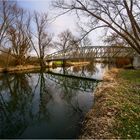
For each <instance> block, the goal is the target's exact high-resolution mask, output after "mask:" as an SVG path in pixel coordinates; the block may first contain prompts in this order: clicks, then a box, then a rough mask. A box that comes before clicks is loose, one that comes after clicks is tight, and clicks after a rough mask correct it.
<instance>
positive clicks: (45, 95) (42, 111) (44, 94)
mask: <svg viewBox="0 0 140 140" xmlns="http://www.w3.org/2000/svg"><path fill="white" fill-rule="evenodd" d="M39 83H40V86H39V93H40V102H39V103H40V104H39V119H43V118H45V119H46V116H47V119H49V118H48V117H49V112H47V108H46V107H47V105H46V103H48V102H49V101H50V99H51V98H52V96H51V94H50V93H49V92H48V89H47V84H46V79H45V75H44V73H42V72H41V73H40V74H39Z"/></svg>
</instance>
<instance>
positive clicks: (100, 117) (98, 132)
mask: <svg viewBox="0 0 140 140" xmlns="http://www.w3.org/2000/svg"><path fill="white" fill-rule="evenodd" d="M121 71H122V70H118V69H112V70H111V71H109V72H108V73H107V74H106V75H105V76H104V82H103V83H101V85H99V86H98V88H97V90H96V92H95V104H94V106H93V109H91V111H90V112H89V113H88V114H87V115H86V118H85V121H84V122H83V128H82V132H81V135H80V138H82V139H91V138H92V139H104V138H105V139H110V138H111V139H114V138H138V137H139V131H137V129H133V126H136V127H139V126H137V125H136V124H137V123H138V116H139V115H140V114H139V113H137V112H135V113H134V109H135V110H136V111H137V110H138V106H139V99H140V98H139V97H140V96H139V94H140V87H139V88H138V89H137V90H136V88H135V87H134V86H133V87H132V88H131V87H130V85H132V84H130V81H126V80H125V79H122V78H120V73H121ZM132 77H133V76H132ZM134 85H135V84H134ZM135 86H136V85H135ZM129 87H130V88H129ZM133 90H134V91H133ZM135 90H136V91H135ZM135 92H136V93H135ZM134 94H135V96H134ZM126 106H127V108H126ZM132 112H133V113H132ZM125 117H126V118H125ZM124 118H125V122H124V121H123V120H124ZM132 118H133V119H132ZM126 122H127V123H126ZM127 125H128V126H129V127H127ZM116 129H117V130H116ZM122 129H123V130H126V131H128V132H123V130H122ZM135 133H136V134H135Z"/></svg>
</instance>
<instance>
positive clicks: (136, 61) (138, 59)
mask: <svg viewBox="0 0 140 140" xmlns="http://www.w3.org/2000/svg"><path fill="white" fill-rule="evenodd" d="M133 67H134V68H135V69H140V56H134V58H133Z"/></svg>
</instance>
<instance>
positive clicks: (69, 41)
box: [55, 29, 79, 51]
mask: <svg viewBox="0 0 140 140" xmlns="http://www.w3.org/2000/svg"><path fill="white" fill-rule="evenodd" d="M58 40H59V41H57V42H55V46H56V47H57V48H58V49H59V50H63V51H65V50H67V49H69V48H73V47H78V46H79V44H78V39H77V38H76V37H75V36H74V35H73V34H72V33H71V31H70V30H68V29H67V30H65V31H63V32H61V33H60V34H59V35H58Z"/></svg>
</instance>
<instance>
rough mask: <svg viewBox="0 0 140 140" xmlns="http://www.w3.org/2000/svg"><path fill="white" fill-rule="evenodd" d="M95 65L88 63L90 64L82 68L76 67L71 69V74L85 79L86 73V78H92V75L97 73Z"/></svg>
mask: <svg viewBox="0 0 140 140" xmlns="http://www.w3.org/2000/svg"><path fill="white" fill-rule="evenodd" d="M95 65H96V63H94V62H90V64H88V65H84V66H82V67H81V66H76V67H73V72H74V73H77V74H79V75H80V76H82V77H86V76H87V75H86V74H87V73H88V76H92V75H94V73H96V72H97V71H98V69H97V67H96V66H95ZM79 72H80V73H79Z"/></svg>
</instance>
